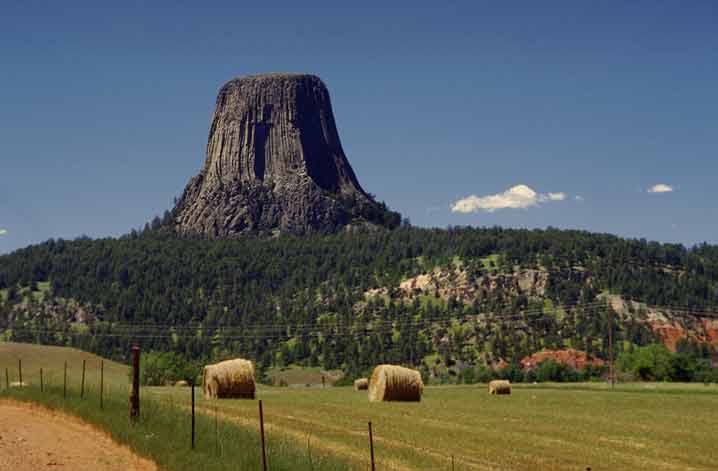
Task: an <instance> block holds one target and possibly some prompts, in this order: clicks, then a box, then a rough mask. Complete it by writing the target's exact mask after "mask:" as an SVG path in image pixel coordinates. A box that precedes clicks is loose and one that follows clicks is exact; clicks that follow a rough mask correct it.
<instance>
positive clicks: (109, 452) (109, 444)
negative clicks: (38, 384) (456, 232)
mask: <svg viewBox="0 0 718 471" xmlns="http://www.w3.org/2000/svg"><path fill="white" fill-rule="evenodd" d="M0 470H2V471H6V470H7V471H35V470H68V471H69V470H72V471H91V470H98V471H114V470H117V471H119V470H131V471H157V466H156V465H155V464H154V463H152V462H151V461H149V460H146V459H144V458H140V457H138V456H137V455H135V454H134V453H132V452H131V451H130V449H129V448H127V447H125V446H121V445H119V444H117V443H115V442H114V441H112V440H111V439H110V438H109V437H108V436H107V435H106V434H105V433H103V432H101V431H100V430H98V429H96V428H94V427H92V426H91V425H88V424H86V423H84V422H82V421H80V420H79V419H77V418H75V417H72V416H69V415H66V414H62V413H60V412H54V411H50V410H48V409H45V408H43V407H41V406H37V405H33V404H29V403H21V402H14V401H0Z"/></svg>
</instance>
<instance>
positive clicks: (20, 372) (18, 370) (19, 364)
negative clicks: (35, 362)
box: [17, 359, 22, 387]
mask: <svg viewBox="0 0 718 471" xmlns="http://www.w3.org/2000/svg"><path fill="white" fill-rule="evenodd" d="M17 373H18V378H19V380H20V387H22V360H20V359H18V360H17Z"/></svg>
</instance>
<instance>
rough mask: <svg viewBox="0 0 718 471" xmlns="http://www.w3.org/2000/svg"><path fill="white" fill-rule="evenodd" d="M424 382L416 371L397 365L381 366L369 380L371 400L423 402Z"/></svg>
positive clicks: (375, 369)
mask: <svg viewBox="0 0 718 471" xmlns="http://www.w3.org/2000/svg"><path fill="white" fill-rule="evenodd" d="M423 392H424V382H423V381H422V380H421V374H420V373H419V372H418V371H416V370H411V369H409V368H404V367H402V366H396V365H379V366H377V367H376V368H374V372H373V373H372V375H371V379H370V380H369V400H370V401H372V402H376V401H414V402H418V401H421V394H422V393H423Z"/></svg>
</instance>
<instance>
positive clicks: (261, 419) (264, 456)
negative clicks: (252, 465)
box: [259, 399, 267, 471]
mask: <svg viewBox="0 0 718 471" xmlns="http://www.w3.org/2000/svg"><path fill="white" fill-rule="evenodd" d="M259 433H260V434H261V435H262V470H263V471H267V448H266V444H265V442H264V412H263V411H262V400H261V399H260V400H259Z"/></svg>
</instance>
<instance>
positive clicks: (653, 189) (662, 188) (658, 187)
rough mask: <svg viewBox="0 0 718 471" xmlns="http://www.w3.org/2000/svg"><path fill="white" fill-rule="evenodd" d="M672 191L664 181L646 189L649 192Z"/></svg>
mask: <svg viewBox="0 0 718 471" xmlns="http://www.w3.org/2000/svg"><path fill="white" fill-rule="evenodd" d="M672 191H673V187H672V186H671V185H666V184H665V183H658V184H656V185H653V186H652V187H650V188H649V189H648V192H649V193H671V192H672Z"/></svg>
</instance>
